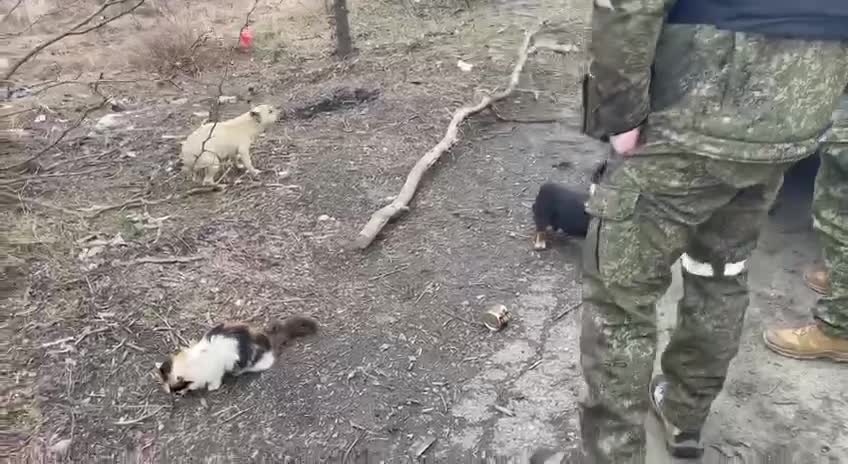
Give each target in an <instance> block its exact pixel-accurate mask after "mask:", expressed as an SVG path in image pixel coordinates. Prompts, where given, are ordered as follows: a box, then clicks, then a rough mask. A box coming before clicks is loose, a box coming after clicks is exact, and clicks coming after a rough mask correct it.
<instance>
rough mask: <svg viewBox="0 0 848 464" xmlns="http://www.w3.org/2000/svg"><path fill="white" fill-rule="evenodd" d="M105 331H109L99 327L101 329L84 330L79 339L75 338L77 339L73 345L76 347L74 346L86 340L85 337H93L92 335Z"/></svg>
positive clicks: (107, 328) (106, 328)
mask: <svg viewBox="0 0 848 464" xmlns="http://www.w3.org/2000/svg"><path fill="white" fill-rule="evenodd" d="M107 330H109V327H101V328H99V329H94V330H86V331H85V332H83V333H82V334H81V335H80V336H79V337H77V339H76V340H74V345H75V346H76V345H79V344H80V342H82V341H83V340H85V338H86V337H88V336H89V335H94V334H96V333H100V332H105V331H107Z"/></svg>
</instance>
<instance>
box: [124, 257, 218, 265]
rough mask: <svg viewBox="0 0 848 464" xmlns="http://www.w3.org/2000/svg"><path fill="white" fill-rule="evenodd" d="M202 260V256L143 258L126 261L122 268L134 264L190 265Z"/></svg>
mask: <svg viewBox="0 0 848 464" xmlns="http://www.w3.org/2000/svg"><path fill="white" fill-rule="evenodd" d="M201 259H203V256H172V257H164V258H154V257H152V256H147V257H144V258H138V259H134V260H132V261H126V262H124V263H122V264H123V265H124V266H131V265H134V264H173V263H190V262H193V261H200V260H201Z"/></svg>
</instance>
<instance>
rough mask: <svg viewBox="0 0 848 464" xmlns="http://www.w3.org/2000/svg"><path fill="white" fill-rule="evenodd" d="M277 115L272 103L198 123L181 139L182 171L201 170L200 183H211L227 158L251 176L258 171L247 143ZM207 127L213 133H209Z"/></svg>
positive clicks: (250, 143) (275, 118) (188, 172)
mask: <svg viewBox="0 0 848 464" xmlns="http://www.w3.org/2000/svg"><path fill="white" fill-rule="evenodd" d="M278 116H279V113H278V111H277V110H276V109H275V108H274V107H273V106H271V105H259V106H257V107H255V108H253V109H252V110H250V111H248V112H246V113H244V114H241V115H239V116H236V117H235V118H233V119H230V120H227V121H221V122H219V123H218V124H214V123H211V122H207V123H206V124H204V125H202V126H200V128H198V129H197V130H195V131H194V132H192V133H191V135H189V136H188V138H186V140H185V141H184V142H183V143H182V150H181V153H180V161H181V162H182V170H183V172H184V173H185V174H187V175H190V177H191V178H194V176H195V175H196V174H197V173H198V172H201V171H202V172H203V173H204V176H203V185H209V184H214V183H215V177H216V176H217V174H218V172H219V171H220V170H221V165H222V164H224V163H226V162H233V163H234V164H236V165H241V166H240V167H243V168H246V169H247V172H248V173H249V174H250V175H252V176H255V175H257V174H259V170H258V169H256V168H254V167H253V163H252V162H251V159H250V146H251V145H252V144H253V141H254V140H255V139H256V137H257V136H258V135H259V134H260V133H262V132H263V131H264V130H265V129H266V128H268V126H270V125H271V124H273V123H274V122H276V121H277V118H278ZM213 125H214V130H213V129H212V127H213ZM210 131H212V137H209V133H210ZM207 138H208V140H207ZM204 141H205V142H206V143H205V145H204ZM201 149H202V153H201Z"/></svg>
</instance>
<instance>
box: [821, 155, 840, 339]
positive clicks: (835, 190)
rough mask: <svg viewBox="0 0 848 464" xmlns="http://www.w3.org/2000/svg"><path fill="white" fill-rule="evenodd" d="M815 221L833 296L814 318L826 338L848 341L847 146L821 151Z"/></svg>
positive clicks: (822, 298) (825, 301)
mask: <svg viewBox="0 0 848 464" xmlns="http://www.w3.org/2000/svg"><path fill="white" fill-rule="evenodd" d="M813 218H814V225H815V228H816V230H817V232H818V235H819V239H820V242H821V245H822V249H823V250H822V251H823V254H824V258H825V264H826V265H827V268H828V270H829V272H830V292H829V294H827V295H826V296H823V297H821V298H820V299H819V301H818V304H817V305H816V307H815V308H814V309H813V316H814V317H815V319H816V320H817V321H818V323H819V327H820V328H821V329H822V331H823V332H825V333H826V334H828V335H830V336H833V337H840V338H848V142H846V143H839V144H835V143H834V144H827V145H826V146H824V147H823V150H822V151H821V166H820V167H819V173H818V176H817V177H816V189H815V196H814V198H813Z"/></svg>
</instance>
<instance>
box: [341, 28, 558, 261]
mask: <svg viewBox="0 0 848 464" xmlns="http://www.w3.org/2000/svg"><path fill="white" fill-rule="evenodd" d="M544 24H545V22H542V23H541V24H539V25H538V26H536V27H535V28H534V29H533V30H531V31H528V32H527V34H525V36H524V41H523V42H522V43H521V47H520V48H519V51H518V61H517V62H516V63H515V67H514V68H513V70H512V74H511V75H510V79H509V85H507V87H506V89H504V90H503V91H502V92H499V93H496V94H494V95H487V96H485V97H483V99H482V100H480V102H479V103H477V104H476V105H474V106H464V107H462V108H460V109H458V110H456V112H455V113H454V115H453V118H452V119H451V122H450V124H449V125H448V128H447V131H445V136H444V137H443V138H442V140H441V141H440V142H439V143H438V144H436V146H435V147H433V148H431V149H430V151H428V152H427V153H425V154H424V156H422V157H421V159H419V160H418V162H417V163H415V166H414V167H413V168H412V170H411V171H410V172H409V175H408V176H407V177H406V183H404V184H403V187H402V188H401V189H400V193H399V194H398V196H397V197H395V199H394V200H393V201H392V202H391V203H389V204H388V205H386V206H384V207H382V208H380V209H379V210H377V211H376V212H375V213H374V214H372V215H371V219H370V220H369V221H368V223H367V224H365V227H363V228H362V230H361V231H360V232H359V235H358V236H357V238H356V239H355V240H354V241H353V245H354V246H355V247H357V248H359V249H360V250H363V249H365V248H368V246H369V245H370V244H371V242H373V241H374V239H375V238H376V237H377V234H379V233H380V231H381V230H383V227H385V226H386V224H388V223H389V221H391V220H392V219H394V218H396V217H398V216H399V215H401V214H403V213H405V212H406V211H409V206H407V205H409V202H410V200H412V197H413V196H414V195H415V191H416V189H417V188H418V184H419V183H420V182H421V178H422V177H423V176H424V173H425V172H427V170H428V169H430V167H432V166H433V164H435V163H436V161H438V160H439V158H440V157H441V156H442V155H443V154H445V153H446V152H447V151H448V150H449V149H450V148H451V147H452V146H453V145H454V144H455V143H456V142H457V140H458V135H457V133H458V132H459V125H460V124H461V123H462V122H463V121H465V119H466V118H468V117H469V116H471V115H472V114H476V113H479V112H480V111H483V110H484V109H486V108H488V107H489V105H491V104H492V103H495V102H497V101H499V100H503V99H504V98H506V97H508V96H509V95H510V94H512V92H513V91H515V88H516V87H517V86H518V79H519V78H520V77H521V71H522V70H523V69H524V64H525V63H526V62H527V57H528V56H530V55H531V54H532V53H535V52H536V51H537V50H538V49H539V48H543V47H542V46H539V47H535V46H532V47H531V45H530V44H531V42H532V41H533V38H534V37H535V36H536V34H537V33H538V31H539V29H541V27H542V26H543V25H544ZM544 48H550V47H549V46H547V45H545V46H544Z"/></svg>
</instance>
